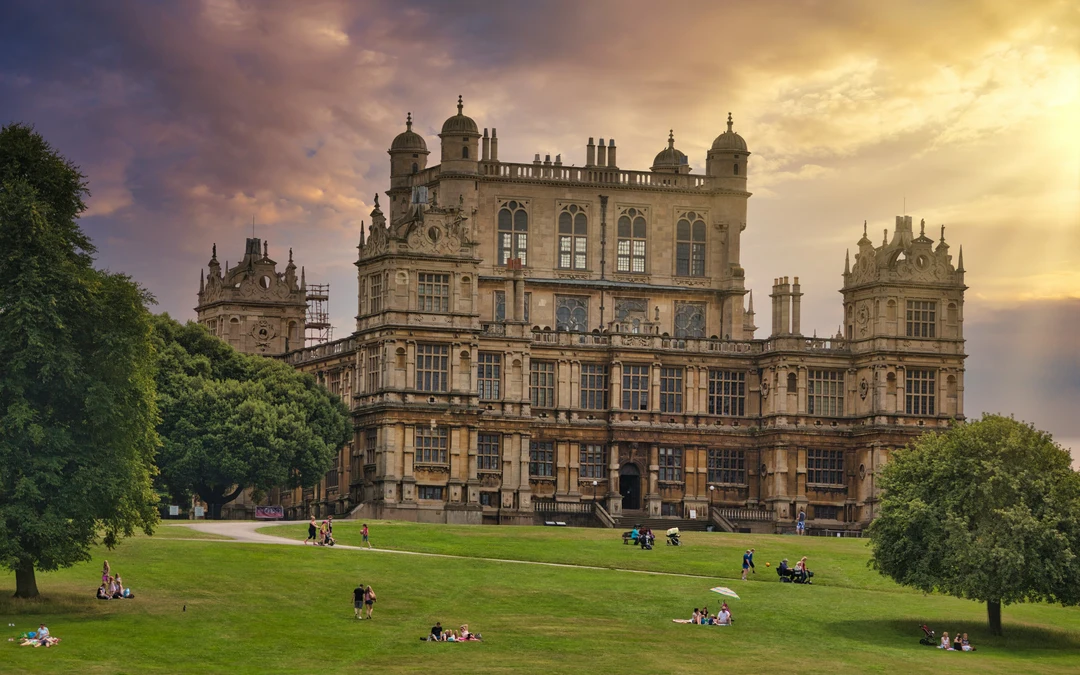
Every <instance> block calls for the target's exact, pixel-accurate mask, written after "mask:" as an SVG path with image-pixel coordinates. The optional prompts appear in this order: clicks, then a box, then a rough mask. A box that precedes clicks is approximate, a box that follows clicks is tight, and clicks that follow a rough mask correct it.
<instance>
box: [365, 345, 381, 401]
mask: <svg viewBox="0 0 1080 675" xmlns="http://www.w3.org/2000/svg"><path fill="white" fill-rule="evenodd" d="M380 386H382V347H381V346H377V345H376V346H372V347H370V348H369V349H368V353H367V393H369V394H373V393H375V392H377V391H378V390H379V387H380Z"/></svg>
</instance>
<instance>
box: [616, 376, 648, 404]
mask: <svg viewBox="0 0 1080 675" xmlns="http://www.w3.org/2000/svg"><path fill="white" fill-rule="evenodd" d="M649 368H650V366H630V365H624V366H623V376H622V407H623V410H648V409H649Z"/></svg>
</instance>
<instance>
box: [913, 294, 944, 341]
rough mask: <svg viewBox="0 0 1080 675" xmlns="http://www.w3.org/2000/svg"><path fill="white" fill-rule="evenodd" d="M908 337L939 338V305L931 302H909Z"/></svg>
mask: <svg viewBox="0 0 1080 675" xmlns="http://www.w3.org/2000/svg"><path fill="white" fill-rule="evenodd" d="M907 336H908V337H923V338H932V337H937V303H936V302H933V301H931V300H908V301H907Z"/></svg>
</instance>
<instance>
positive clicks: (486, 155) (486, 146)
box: [480, 127, 491, 162]
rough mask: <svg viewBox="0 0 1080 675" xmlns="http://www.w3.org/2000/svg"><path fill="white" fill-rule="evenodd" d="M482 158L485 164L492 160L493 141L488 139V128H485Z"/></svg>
mask: <svg viewBox="0 0 1080 675" xmlns="http://www.w3.org/2000/svg"><path fill="white" fill-rule="evenodd" d="M480 156H481V158H482V159H483V160H484V161H485V162H486V161H488V160H489V159H491V139H490V138H488V130H487V127H485V128H484V141H483V154H482V155H480Z"/></svg>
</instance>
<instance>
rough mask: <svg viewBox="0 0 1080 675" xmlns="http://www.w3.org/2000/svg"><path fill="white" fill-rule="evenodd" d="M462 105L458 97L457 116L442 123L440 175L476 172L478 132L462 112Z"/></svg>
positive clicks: (474, 123)
mask: <svg viewBox="0 0 1080 675" xmlns="http://www.w3.org/2000/svg"><path fill="white" fill-rule="evenodd" d="M464 107H465V106H464V104H463V103H462V102H461V97H460V96H458V101H457V114H456V115H454V116H453V117H451V118H449V119H447V120H446V121H445V122H443V125H442V132H441V133H440V134H439V139H440V140H441V141H442V173H444V174H446V173H468V174H474V173H476V172H477V170H478V169H477V160H479V159H480V157H479V154H480V153H479V152H478V149H479V144H480V132H479V130H478V129H477V127H476V122H474V121H473V119H472V118H471V117H469V116H467V115H465V114H464V113H463V112H461V110H462V108H464Z"/></svg>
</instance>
